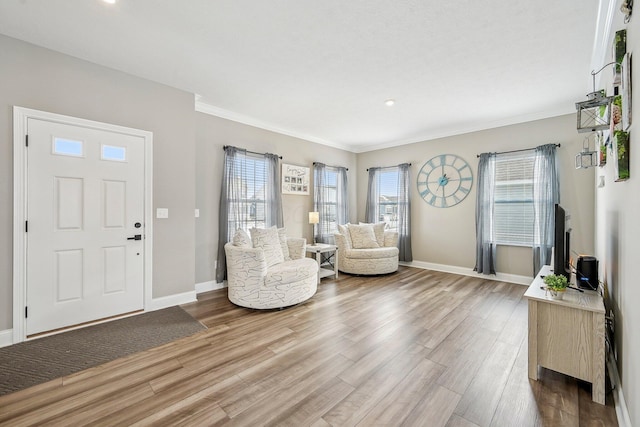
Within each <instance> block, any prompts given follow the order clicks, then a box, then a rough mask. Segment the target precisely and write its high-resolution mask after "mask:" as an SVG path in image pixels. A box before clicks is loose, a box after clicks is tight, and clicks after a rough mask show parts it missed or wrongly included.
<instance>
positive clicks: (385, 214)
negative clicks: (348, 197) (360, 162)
mask: <svg viewBox="0 0 640 427" xmlns="http://www.w3.org/2000/svg"><path fill="white" fill-rule="evenodd" d="M399 172H400V171H399V169H398V168H389V169H383V170H381V171H380V172H378V174H377V175H378V177H377V178H378V179H377V181H378V182H377V186H378V222H385V223H386V224H387V225H386V228H387V229H388V230H392V231H397V230H398V179H399Z"/></svg>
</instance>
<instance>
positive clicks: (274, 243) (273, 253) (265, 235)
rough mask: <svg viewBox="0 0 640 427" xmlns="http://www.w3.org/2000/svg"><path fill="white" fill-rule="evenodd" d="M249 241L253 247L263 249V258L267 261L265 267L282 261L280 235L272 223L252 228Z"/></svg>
mask: <svg viewBox="0 0 640 427" xmlns="http://www.w3.org/2000/svg"><path fill="white" fill-rule="evenodd" d="M249 231H250V232H251V241H252V242H253V247H254V248H260V249H262V250H263V251H264V259H265V261H267V267H271V266H272V265H276V264H280V263H281V262H284V255H283V254H282V247H281V246H280V237H279V236H278V229H277V228H276V226H275V225H274V226H273V227H269V228H252V229H250V230H249Z"/></svg>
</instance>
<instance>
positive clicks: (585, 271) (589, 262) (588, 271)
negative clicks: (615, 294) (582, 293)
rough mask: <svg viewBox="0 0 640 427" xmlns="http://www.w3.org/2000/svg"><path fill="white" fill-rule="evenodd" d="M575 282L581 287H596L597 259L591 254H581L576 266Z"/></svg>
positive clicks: (593, 288) (592, 288)
mask: <svg viewBox="0 0 640 427" xmlns="http://www.w3.org/2000/svg"><path fill="white" fill-rule="evenodd" d="M576 283H577V285H578V287H580V288H582V289H591V290H594V291H595V290H596V289H598V260H597V259H596V257H592V256H581V257H579V258H578V265H577V266H576Z"/></svg>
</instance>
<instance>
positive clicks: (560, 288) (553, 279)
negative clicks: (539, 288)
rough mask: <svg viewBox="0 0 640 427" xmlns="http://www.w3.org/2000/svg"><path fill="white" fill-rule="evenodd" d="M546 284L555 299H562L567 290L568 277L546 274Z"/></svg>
mask: <svg viewBox="0 0 640 427" xmlns="http://www.w3.org/2000/svg"><path fill="white" fill-rule="evenodd" d="M543 281H544V284H545V285H547V290H548V291H549V293H550V294H551V298H553V299H562V297H564V293H565V291H566V290H567V285H568V283H567V278H566V277H564V276H562V275H556V274H549V275H547V276H544V280H543Z"/></svg>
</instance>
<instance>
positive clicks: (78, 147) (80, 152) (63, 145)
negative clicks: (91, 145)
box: [53, 137, 84, 157]
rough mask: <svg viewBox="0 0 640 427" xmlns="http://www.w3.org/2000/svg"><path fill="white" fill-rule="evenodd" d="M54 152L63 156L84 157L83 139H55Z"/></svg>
mask: <svg viewBox="0 0 640 427" xmlns="http://www.w3.org/2000/svg"><path fill="white" fill-rule="evenodd" d="M53 154H59V155H62V156H73V157H83V156H84V144H83V142H82V141H74V140H73V139H67V138H58V137H55V138H54V139H53Z"/></svg>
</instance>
